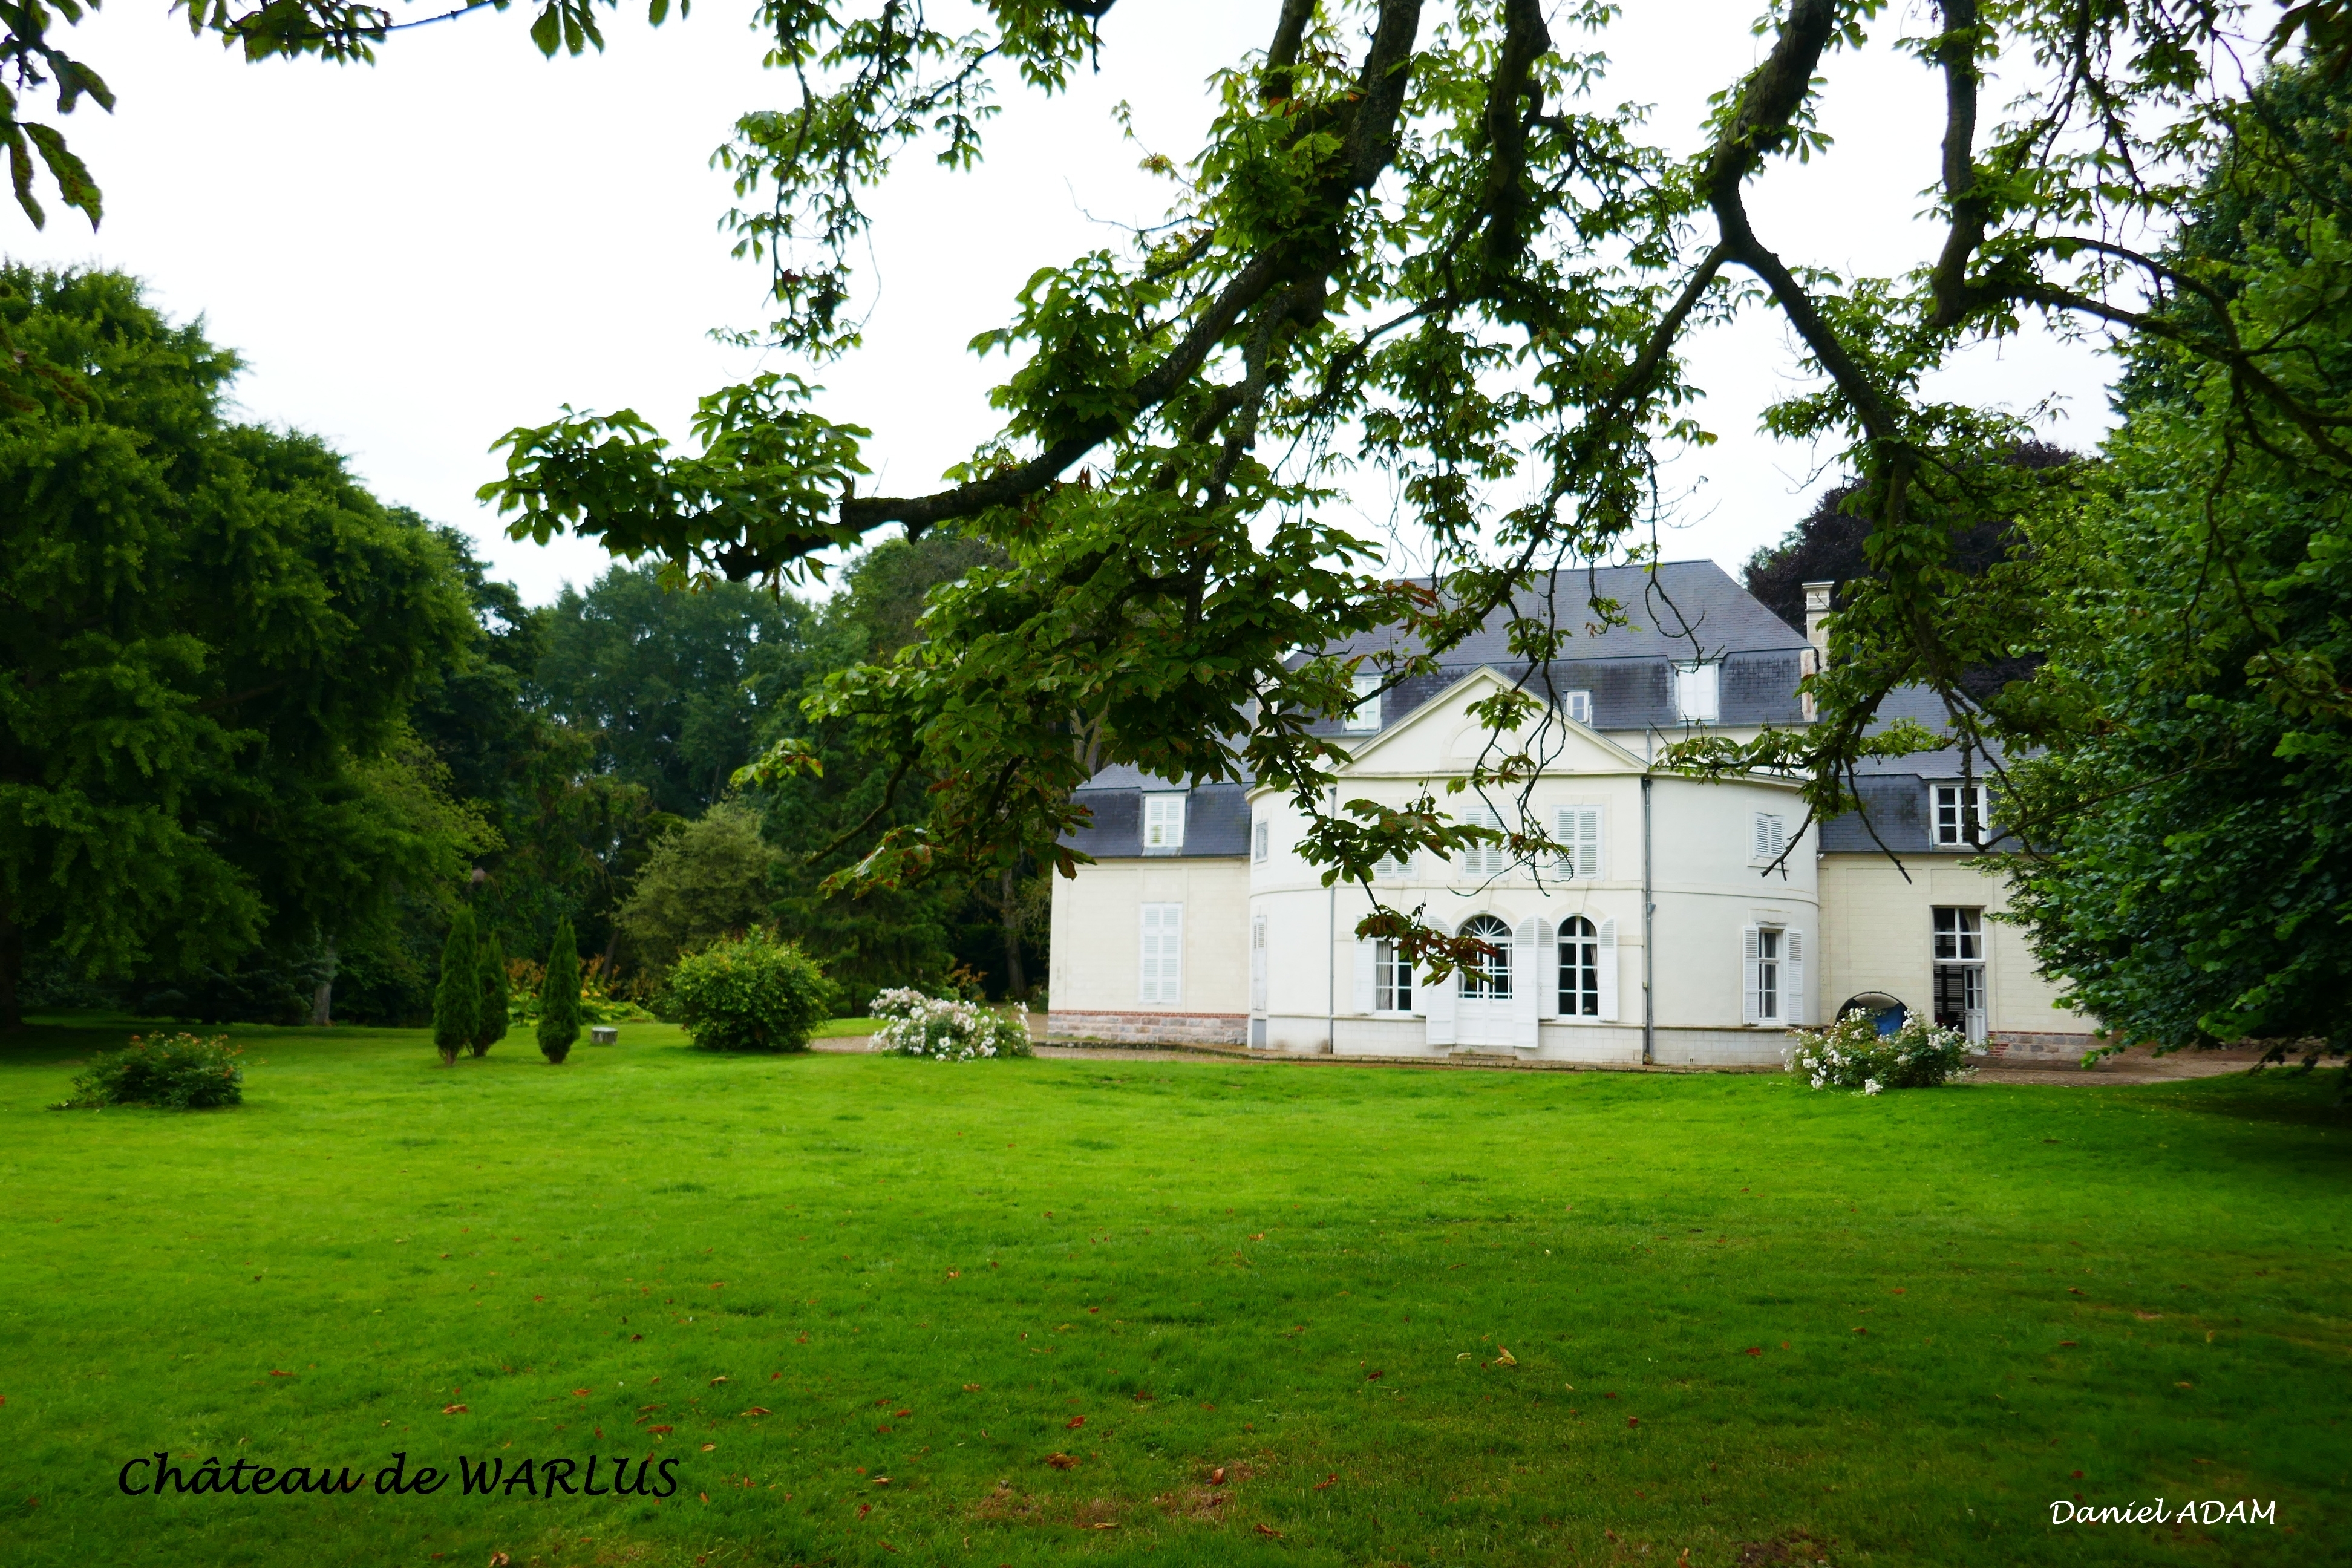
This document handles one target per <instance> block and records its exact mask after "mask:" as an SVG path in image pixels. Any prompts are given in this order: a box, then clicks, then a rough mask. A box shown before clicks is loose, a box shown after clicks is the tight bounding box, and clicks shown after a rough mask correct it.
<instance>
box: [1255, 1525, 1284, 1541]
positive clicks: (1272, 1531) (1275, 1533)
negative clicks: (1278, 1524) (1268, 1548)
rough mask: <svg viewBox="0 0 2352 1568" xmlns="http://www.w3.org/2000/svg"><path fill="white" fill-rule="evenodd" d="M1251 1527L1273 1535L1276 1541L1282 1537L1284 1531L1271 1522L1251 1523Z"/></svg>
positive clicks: (1261, 1533)
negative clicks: (1277, 1528)
mask: <svg viewBox="0 0 2352 1568" xmlns="http://www.w3.org/2000/svg"><path fill="white" fill-rule="evenodd" d="M1250 1528H1251V1529H1252V1530H1255V1531H1257V1532H1258V1533H1259V1534H1260V1535H1271V1536H1273V1537H1274V1538H1275V1539H1276V1541H1280V1540H1281V1539H1282V1531H1278V1530H1276V1529H1275V1528H1274V1526H1272V1525H1270V1524H1254V1525H1251V1526H1250Z"/></svg>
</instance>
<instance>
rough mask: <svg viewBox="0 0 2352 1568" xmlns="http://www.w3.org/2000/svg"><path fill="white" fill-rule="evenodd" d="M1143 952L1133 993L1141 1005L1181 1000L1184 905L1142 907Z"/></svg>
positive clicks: (1164, 1003)
mask: <svg viewBox="0 0 2352 1568" xmlns="http://www.w3.org/2000/svg"><path fill="white" fill-rule="evenodd" d="M1142 947H1143V951H1142V953H1141V955H1140V956H1141V963H1140V965H1139V968H1140V983H1139V985H1138V987H1137V994H1138V995H1139V998H1140V999H1141V1000H1142V1001H1144V1002H1145V1003H1158V1004H1160V1005H1171V1004H1174V1003H1177V1002H1181V1001H1182V1000H1183V952H1184V906H1183V905H1181V904H1146V905H1144V906H1143V942H1142Z"/></svg>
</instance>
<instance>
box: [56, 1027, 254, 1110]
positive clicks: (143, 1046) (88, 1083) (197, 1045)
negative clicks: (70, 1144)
mask: <svg viewBox="0 0 2352 1568" xmlns="http://www.w3.org/2000/svg"><path fill="white" fill-rule="evenodd" d="M244 1054H245V1053H244V1050H243V1049H242V1047H236V1046H232V1045H230V1044H229V1043H228V1037H227V1036H226V1035H163V1036H160V1037H156V1038H153V1039H144V1038H142V1037H139V1036H137V1035H133V1036H131V1044H130V1045H128V1046H126V1047H123V1048H122V1049H121V1050H119V1051H107V1052H104V1053H102V1054H101V1055H100V1056H99V1057H98V1058H96V1059H95V1060H93V1061H92V1062H91V1063H90V1064H89V1070H88V1071H86V1072H84V1073H83V1074H82V1075H81V1076H80V1077H79V1078H77V1079H74V1085H73V1087H74V1092H73V1098H72V1099H71V1100H64V1101H61V1102H59V1103H58V1104H57V1105H55V1106H52V1107H50V1109H51V1110H89V1109H92V1108H95V1107H97V1106H101V1105H158V1106H162V1107H163V1109H164V1110H210V1109H211V1108H213V1107H214V1106H217V1105H238V1104H242V1103H243V1102H244V1100H245V1064H244V1063H243V1061H241V1060H240V1059H239V1058H242V1057H243V1056H244Z"/></svg>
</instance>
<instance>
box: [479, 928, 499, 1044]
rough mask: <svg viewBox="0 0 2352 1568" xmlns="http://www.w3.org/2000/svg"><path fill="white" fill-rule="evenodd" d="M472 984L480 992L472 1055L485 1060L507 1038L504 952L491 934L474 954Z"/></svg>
mask: <svg viewBox="0 0 2352 1568" xmlns="http://www.w3.org/2000/svg"><path fill="white" fill-rule="evenodd" d="M474 970H475V981H476V984H478V985H479V986H480V988H481V1011H480V1014H479V1016H477V1017H476V1018H475V1020H474V1054H475V1055H476V1056H478V1057H486V1056H488V1055H489V1054H490V1047H492V1046H495V1045H497V1044H498V1043H499V1041H500V1040H503V1039H505V1038H506V1037H507V949H506V943H504V942H500V941H499V933H498V932H496V931H491V932H489V933H488V935H486V936H485V937H483V939H482V942H481V944H480V945H479V946H478V948H477V949H476V950H475V953H474Z"/></svg>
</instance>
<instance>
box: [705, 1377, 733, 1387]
mask: <svg viewBox="0 0 2352 1568" xmlns="http://www.w3.org/2000/svg"><path fill="white" fill-rule="evenodd" d="M734 1381H735V1380H734V1379H733V1378H731V1377H714V1378H712V1379H711V1380H710V1386H711V1387H713V1388H716V1387H718V1386H719V1384H722V1383H732V1382H734Z"/></svg>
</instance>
